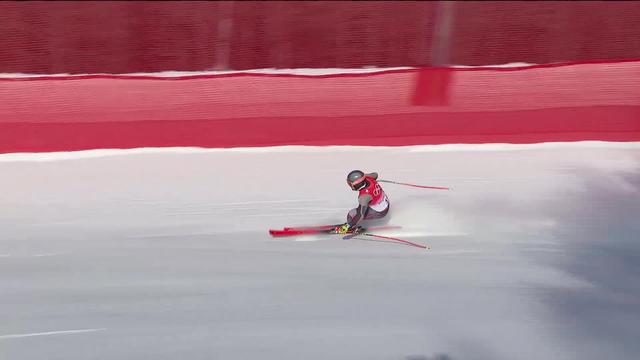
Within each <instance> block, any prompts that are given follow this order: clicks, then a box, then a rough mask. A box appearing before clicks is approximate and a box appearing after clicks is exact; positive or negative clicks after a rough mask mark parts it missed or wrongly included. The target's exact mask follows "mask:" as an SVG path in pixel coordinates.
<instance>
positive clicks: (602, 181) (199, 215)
mask: <svg viewBox="0 0 640 360" xmlns="http://www.w3.org/2000/svg"><path fill="white" fill-rule="evenodd" d="M353 168H360V169H362V170H365V171H378V172H379V173H380V176H381V178H386V179H389V180H396V181H405V182H413V183H418V184H423V185H432V186H449V187H451V188H452V191H439V190H420V189H413V188H407V187H402V186H398V185H391V184H385V185H384V188H385V190H386V191H387V193H388V195H389V197H390V200H391V204H392V212H391V215H390V220H389V224H391V225H399V226H402V229H400V230H393V231H388V232H386V233H385V234H393V235H395V236H399V237H403V238H405V239H408V240H411V241H416V242H420V243H424V244H428V245H429V246H431V250H429V251H424V250H421V249H417V248H414V247H409V246H405V245H401V244H394V243H389V242H377V241H375V242H374V241H364V240H355V239H352V240H348V241H344V240H340V239H339V238H338V237H320V236H315V237H313V236H312V237H305V238H300V239H273V238H270V237H269V236H268V234H267V229H269V228H276V227H283V226H291V225H309V224H317V223H319V224H322V223H333V222H340V221H343V219H344V216H345V214H346V212H347V211H348V210H349V209H350V208H351V207H353V206H354V205H355V204H356V199H355V194H354V193H353V192H351V191H350V190H349V188H348V187H347V186H346V184H345V180H344V177H345V176H346V174H347V172H348V171H349V170H352V169H353ZM0 174H2V176H1V177H0V203H2V206H1V207H0V229H2V231H1V236H0V309H2V311H1V312H0V358H1V359H21V360H29V359H65V360H69V359H83V360H85V359H153V360H158V359H178V358H182V359H225V360H226V359H239V360H240V359H243V360H244V359H278V360H281V359H292V360H293V359H296V360H298V359H318V360H319V359H368V360H369V359H380V360H382V359H385V360H386V359H401V360H406V359H412V360H418V359H420V360H433V359H451V360H459V359H476V360H485V359H486V360H489V359H490V360H499V359H505V360H514V359H525V360H528V359H531V360H538V359H581V360H589V359H594V360H596V359H604V358H607V359H633V358H637V357H638V355H639V354H640V344H639V343H638V341H637V339H638V337H639V336H640V332H639V330H638V326H637V324H638V323H639V322H640V310H638V309H640V287H639V286H638V281H637V276H638V271H639V269H640V268H639V264H640V243H639V241H638V239H639V236H638V234H640V221H638V214H640V143H605V142H577V143H548V144H534V145H506V144H488V145H442V146H417V147H389V148H387V147H377V148H374V147H278V148H251V149H224V150H220V149H218V150H212V149H196V148H175V149H133V150H96V151H86V152H77V153H43V154H6V155H0Z"/></svg>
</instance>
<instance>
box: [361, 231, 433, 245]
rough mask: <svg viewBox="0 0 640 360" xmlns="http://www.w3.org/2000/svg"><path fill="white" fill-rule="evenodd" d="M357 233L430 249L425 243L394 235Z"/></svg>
mask: <svg viewBox="0 0 640 360" xmlns="http://www.w3.org/2000/svg"><path fill="white" fill-rule="evenodd" d="M358 235H366V236H371V237H376V238H380V239H386V240H392V241H398V242H401V243H403V244H407V245H411V246H415V247H419V248H421V249H431V248H430V247H428V246H425V245H421V244H417V243H414V242H411V241H407V240H402V239H398V238H394V237H390V236H382V235H376V234H369V233H362V234H358Z"/></svg>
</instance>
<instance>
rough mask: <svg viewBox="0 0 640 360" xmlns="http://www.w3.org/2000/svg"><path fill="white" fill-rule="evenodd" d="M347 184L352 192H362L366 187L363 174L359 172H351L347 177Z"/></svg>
mask: <svg viewBox="0 0 640 360" xmlns="http://www.w3.org/2000/svg"><path fill="white" fill-rule="evenodd" d="M347 184H349V187H350V188H351V189H352V190H353V191H358V190H362V188H364V187H365V186H367V182H366V181H365V177H364V173H363V172H362V171H360V170H353V171H352V172H350V173H349V175H347Z"/></svg>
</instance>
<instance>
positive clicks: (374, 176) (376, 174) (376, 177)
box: [365, 172, 378, 180]
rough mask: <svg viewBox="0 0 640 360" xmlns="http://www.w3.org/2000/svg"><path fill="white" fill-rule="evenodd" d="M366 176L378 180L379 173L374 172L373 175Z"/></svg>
mask: <svg viewBox="0 0 640 360" xmlns="http://www.w3.org/2000/svg"><path fill="white" fill-rule="evenodd" d="M365 176H368V177H370V178H373V179H374V180H378V173H377V172H372V173H369V174H365Z"/></svg>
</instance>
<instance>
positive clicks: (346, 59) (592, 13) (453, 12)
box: [0, 1, 640, 74]
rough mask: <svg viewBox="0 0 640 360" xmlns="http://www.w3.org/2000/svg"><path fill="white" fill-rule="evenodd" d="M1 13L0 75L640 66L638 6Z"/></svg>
mask: <svg viewBox="0 0 640 360" xmlns="http://www.w3.org/2000/svg"><path fill="white" fill-rule="evenodd" d="M447 9H448V10H447V11H448V13H447V14H448V16H450V19H451V25H450V27H449V29H448V30H446V28H445V27H438V26H437V24H441V23H442V18H443V16H445V15H443V14H445V11H443V9H442V8H439V3H438V2H431V1H291V2H284V1H219V2H214V1H211V2H205V1H203V2H192V1H184V2H183V1H179V2H177V1H157V2H151V1H148V2H142V1H140V2H138V1H130V2H124V1H120V2H116V1H84V2H76V1H73V2H69V1H52V2H9V1H6V2H0V14H2V21H0V33H1V34H2V36H1V37H0V73H38V74H52V73H73V74H77V73H133V72H156V71H164V70H183V71H204V70H211V69H214V68H220V69H235V70H242V69H261V68H358V67H363V66H378V67H394V66H428V65H431V64H432V60H433V55H434V54H433V49H434V44H435V43H434V39H436V38H438V37H437V36H435V34H439V35H438V36H439V38H440V39H443V41H444V45H443V48H444V49H447V51H445V53H443V54H441V55H442V56H443V61H444V62H445V63H447V64H458V65H487V64H490V65H494V64H504V63H510V62H526V63H540V64H542V63H552V62H566V61H587V60H594V59H596V60H603V59H637V58H640V26H638V24H640V2H635V1H535V2H523V1H460V2H453V6H452V7H450V8H447Z"/></svg>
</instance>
